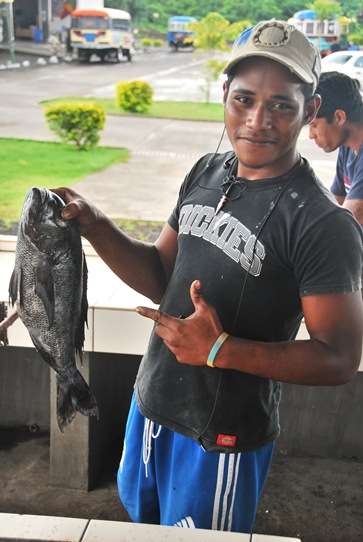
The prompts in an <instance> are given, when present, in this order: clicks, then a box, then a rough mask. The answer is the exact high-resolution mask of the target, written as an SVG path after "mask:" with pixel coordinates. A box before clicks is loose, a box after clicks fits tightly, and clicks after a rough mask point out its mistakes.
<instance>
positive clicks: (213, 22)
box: [190, 11, 229, 52]
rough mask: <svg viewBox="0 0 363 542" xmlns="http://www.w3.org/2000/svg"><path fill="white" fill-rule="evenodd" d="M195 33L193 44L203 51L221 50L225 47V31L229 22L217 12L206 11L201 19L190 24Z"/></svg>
mask: <svg viewBox="0 0 363 542" xmlns="http://www.w3.org/2000/svg"><path fill="white" fill-rule="evenodd" d="M190 27H191V29H192V30H193V32H194V33H195V38H194V43H195V46H196V47H198V48H199V49H202V50H203V51H208V52H210V51H223V50H225V49H226V48H227V43H226V31H227V28H228V27H229V22H228V21H227V19H225V18H224V17H223V16H222V15H220V14H219V13H217V12H215V11H213V12H211V13H208V15H206V16H205V17H204V18H203V19H202V20H201V21H199V22H197V23H193V24H192V25H190Z"/></svg>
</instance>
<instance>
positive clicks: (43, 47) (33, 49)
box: [0, 40, 53, 56]
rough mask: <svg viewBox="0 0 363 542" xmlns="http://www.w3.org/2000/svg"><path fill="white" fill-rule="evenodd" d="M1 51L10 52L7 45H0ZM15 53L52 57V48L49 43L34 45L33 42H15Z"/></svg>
mask: <svg viewBox="0 0 363 542" xmlns="http://www.w3.org/2000/svg"><path fill="white" fill-rule="evenodd" d="M0 51H9V48H8V46H7V44H3V43H0ZM14 51H15V54H16V53H21V54H27V55H35V56H51V55H52V54H53V53H52V48H51V46H50V45H49V43H34V42H33V41H31V40H15V42H14Z"/></svg>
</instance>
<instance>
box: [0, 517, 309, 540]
mask: <svg viewBox="0 0 363 542" xmlns="http://www.w3.org/2000/svg"><path fill="white" fill-rule="evenodd" d="M0 539H6V540H9V542H10V541H11V540H16V541H17V542H21V541H22V540H23V541H24V542H26V541H29V540H32V541H36V542H40V541H44V542H130V541H132V542H218V541H220V542H224V541H225V542H234V541H235V542H238V541H239V542H249V540H250V537H249V535H247V534H241V533H228V532H220V531H208V530H205V529H181V528H178V527H160V526H159V525H146V524H137V523H126V522H125V523H121V522H116V521H100V520H88V519H75V518H62V517H52V516H30V515H29V516H28V515H21V514H1V513H0ZM252 542H301V541H300V539H298V538H286V537H281V536H271V535H261V534H254V535H253V537H252Z"/></svg>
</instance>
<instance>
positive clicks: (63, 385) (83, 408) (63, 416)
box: [57, 370, 99, 432]
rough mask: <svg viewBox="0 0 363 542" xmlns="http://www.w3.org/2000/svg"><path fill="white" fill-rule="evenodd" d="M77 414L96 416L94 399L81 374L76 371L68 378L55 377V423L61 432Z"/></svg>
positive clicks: (96, 408)
mask: <svg viewBox="0 0 363 542" xmlns="http://www.w3.org/2000/svg"><path fill="white" fill-rule="evenodd" d="M77 412H80V413H81V414H83V415H84V416H97V419H98V417H99V415H98V406H97V403H96V399H95V397H94V395H93V393H92V392H91V390H90V389H89V387H88V384H87V383H86V381H85V380H84V378H83V376H82V375H81V373H80V372H79V371H78V370H76V371H75V372H74V373H72V375H71V376H70V377H68V378H65V377H63V376H62V377H61V376H60V375H57V421H58V426H59V429H60V430H61V431H62V432H63V429H64V427H65V426H66V425H68V424H70V423H71V421H72V420H73V419H74V417H75V415H76V413H77Z"/></svg>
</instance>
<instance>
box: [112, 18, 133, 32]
mask: <svg viewBox="0 0 363 542" xmlns="http://www.w3.org/2000/svg"><path fill="white" fill-rule="evenodd" d="M112 28H113V29H114V30H124V31H125V32H128V31H129V30H130V21H127V20H126V19H112Z"/></svg>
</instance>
